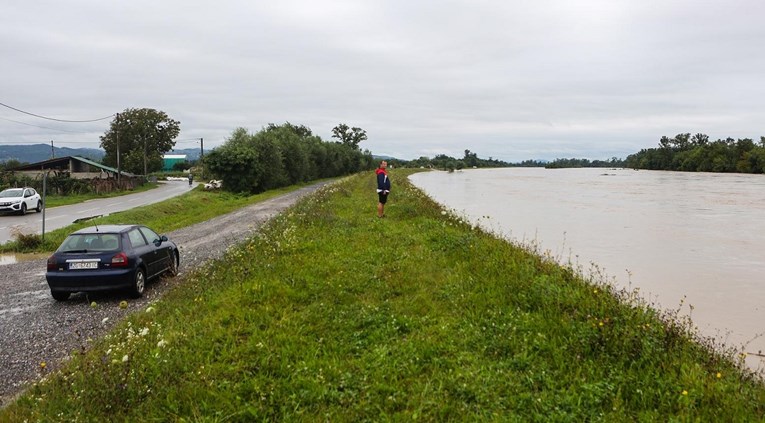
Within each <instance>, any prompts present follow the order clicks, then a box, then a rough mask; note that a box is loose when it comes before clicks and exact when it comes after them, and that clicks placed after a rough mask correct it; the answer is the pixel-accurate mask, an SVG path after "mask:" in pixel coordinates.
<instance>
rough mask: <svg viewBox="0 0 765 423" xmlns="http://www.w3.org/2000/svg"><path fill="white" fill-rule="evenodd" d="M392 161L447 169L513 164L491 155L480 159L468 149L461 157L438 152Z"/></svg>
mask: <svg viewBox="0 0 765 423" xmlns="http://www.w3.org/2000/svg"><path fill="white" fill-rule="evenodd" d="M393 163H395V164H396V165H398V166H403V167H423V168H431V169H442V170H449V171H454V170H460V169H466V168H479V167H510V166H514V165H513V164H512V163H508V162H504V161H502V160H496V159H494V158H492V157H489V158H488V159H481V158H479V157H478V154H477V153H474V152H472V151H470V150H465V155H464V156H463V157H461V158H455V157H451V156H448V155H446V154H439V155H437V156H435V157H433V158H432V159H431V158H429V157H426V156H421V157H420V158H418V159H414V160H398V159H397V160H395V161H393Z"/></svg>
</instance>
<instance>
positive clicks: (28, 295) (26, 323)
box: [0, 182, 326, 407]
mask: <svg viewBox="0 0 765 423" xmlns="http://www.w3.org/2000/svg"><path fill="white" fill-rule="evenodd" d="M323 185H326V183H324V182H323V183H318V184H314V185H311V186H308V187H305V188H302V189H299V190H297V191H294V192H291V193H288V194H285V195H282V196H279V197H276V198H272V199H270V200H267V201H263V202H261V203H257V204H253V205H250V206H247V207H245V208H242V209H240V210H237V211H234V212H231V213H229V214H226V215H223V216H219V217H216V218H214V219H211V220H208V221H205V222H202V223H199V224H196V225H193V226H189V227H186V228H183V229H179V230H177V231H174V232H170V233H168V234H167V235H168V236H169V237H170V238H171V239H172V240H173V241H175V243H176V244H178V246H179V249H180V252H181V258H180V262H181V266H180V269H179V270H180V274H179V275H178V277H176V278H174V279H173V280H161V281H153V282H152V283H149V284H147V287H146V291H145V293H144V296H143V297H142V298H140V299H137V300H133V299H129V301H128V307H127V308H126V309H120V307H119V303H120V301H122V300H125V299H127V296H126V295H125V294H123V293H120V292H111V293H98V294H89V295H87V296H86V295H85V294H82V293H79V294H76V295H73V296H71V297H70V298H69V300H68V301H65V302H58V301H55V300H54V299H53V298H52V297H51V296H50V290H49V289H48V284H47V282H46V281H45V267H46V264H45V261H46V260H45V259H37V260H31V261H24V262H21V263H16V264H9V265H4V266H0V407H3V406H5V405H7V404H8V403H9V402H10V401H11V400H12V399H13V398H14V397H15V396H16V395H18V394H19V393H20V392H22V391H23V390H24V389H25V387H27V386H29V385H30V384H31V383H33V382H35V381H37V380H39V379H40V378H41V377H42V376H43V373H49V372H51V371H53V370H55V369H56V368H58V367H60V366H61V364H62V363H63V362H64V361H65V360H66V359H67V357H69V356H70V354H71V353H72V352H74V351H78V350H81V349H85V348H87V347H88V345H89V342H90V340H93V339H96V338H98V337H100V336H103V335H104V334H105V333H106V332H108V331H109V330H110V329H111V328H112V327H113V326H114V325H115V324H116V323H117V322H119V321H120V320H121V319H123V318H124V317H125V316H127V315H129V314H131V313H133V312H135V311H137V310H143V309H145V308H146V307H147V305H148V304H149V303H151V302H152V301H155V300H156V299H158V298H160V297H161V296H162V295H163V294H164V293H165V292H167V290H169V289H171V288H172V286H173V285H174V283H173V282H175V281H178V282H179V283H182V282H183V274H184V273H186V272H189V271H191V270H194V269H195V268H198V267H199V266H201V265H203V264H204V263H205V262H207V261H208V260H212V259H215V258H219V257H221V256H222V255H223V254H224V253H225V252H226V250H227V249H228V248H229V247H231V246H233V245H236V244H238V243H239V242H241V241H242V240H244V239H246V238H247V237H248V236H249V235H251V234H252V233H253V232H255V231H257V230H258V229H259V228H260V226H261V225H262V224H263V223H264V222H266V221H267V220H268V219H270V218H271V217H273V216H275V215H276V214H278V213H280V212H281V211H283V210H285V209H286V208H288V207H290V206H292V205H293V204H295V203H296V202H297V201H298V200H299V199H300V198H302V197H303V196H305V195H307V194H309V193H311V192H313V191H315V190H317V189H318V188H320V187H321V186H323ZM91 301H95V302H96V303H97V307H95V308H93V307H91V306H90V303H91ZM41 363H45V367H44V368H43V366H42V365H41Z"/></svg>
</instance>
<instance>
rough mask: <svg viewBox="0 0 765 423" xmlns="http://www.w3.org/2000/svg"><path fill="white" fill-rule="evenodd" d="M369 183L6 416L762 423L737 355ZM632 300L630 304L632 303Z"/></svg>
mask: <svg viewBox="0 0 765 423" xmlns="http://www.w3.org/2000/svg"><path fill="white" fill-rule="evenodd" d="M392 177H393V179H394V183H395V185H394V191H393V194H392V197H391V200H390V204H389V205H388V207H387V210H386V212H387V214H388V216H389V217H388V218H386V219H378V218H376V217H374V215H375V210H374V205H375V196H374V178H372V177H369V175H364V176H363V177H352V178H349V179H347V180H344V181H343V182H341V183H339V184H337V185H335V186H333V187H331V188H329V189H325V190H322V191H321V192H320V193H319V194H317V195H315V196H312V197H311V198H310V199H308V200H305V201H303V202H301V203H300V204H299V205H298V206H297V207H295V208H294V209H292V210H291V211H290V212H289V213H286V214H284V215H282V216H280V217H278V218H276V219H275V220H273V221H272V222H271V223H270V224H269V225H267V227H266V228H264V230H263V231H262V233H261V234H260V235H258V236H256V237H254V238H252V239H250V240H248V241H247V242H245V243H244V244H243V245H241V246H240V247H239V248H237V249H234V250H232V251H231V252H230V253H229V254H228V255H227V257H226V258H225V259H222V260H220V261H217V262H215V263H213V264H211V265H210V266H209V267H208V268H206V269H204V270H201V271H198V272H196V273H193V274H188V275H187V276H186V280H185V281H184V283H183V284H181V285H180V286H179V287H178V288H177V289H175V290H174V291H172V292H171V293H169V294H168V295H167V296H166V297H165V298H163V299H162V300H160V301H157V302H156V303H154V304H153V305H152V306H151V307H149V308H147V309H146V310H145V311H141V312H138V313H136V314H135V315H133V316H131V317H130V318H129V319H128V320H127V321H126V322H124V323H122V324H121V325H120V326H119V327H118V328H117V329H116V330H115V331H113V332H112V333H111V334H110V335H109V336H107V337H106V338H105V339H103V340H101V341H98V342H96V345H95V346H94V347H93V348H92V349H90V350H89V351H88V352H86V353H84V354H80V353H76V354H75V355H74V357H73V358H72V360H71V363H70V364H69V366H67V367H66V368H65V369H64V370H62V371H61V372H60V373H58V374H56V375H50V376H49V377H47V378H46V379H47V380H46V381H45V382H44V383H42V384H40V385H38V386H36V387H34V388H32V389H31V390H30V391H29V392H28V393H27V394H26V395H25V396H24V397H23V398H21V399H20V400H18V401H17V402H16V403H14V404H12V405H10V406H9V407H8V408H7V409H5V410H3V412H2V414H0V420H2V421H22V420H25V419H28V420H29V421H34V420H37V419H43V420H45V419H51V420H62V421H76V420H78V419H79V420H86V421H147V420H156V421H167V420H184V421H186V420H194V421H243V422H249V421H281V420H288V421H290V420H301V421H302V420H307V421H314V420H322V421H364V420H374V421H378V420H425V421H448V420H458V421H473V420H495V421H508V420H510V421H634V420H639V421H671V420H678V421H762V420H763V418H765V387H764V386H763V384H762V383H761V382H759V381H758V380H757V379H756V378H754V377H752V376H751V375H748V374H747V373H746V372H743V371H742V370H740V368H739V367H737V364H736V363H738V365H739V366H740V363H741V362H740V360H737V359H736V358H735V357H731V353H724V354H717V353H713V352H711V351H710V350H708V349H707V348H705V347H702V346H701V345H700V344H698V343H696V342H692V341H691V340H690V339H689V336H688V332H687V330H688V326H687V323H683V322H677V321H672V320H667V319H663V318H662V317H661V316H659V315H657V313H655V312H653V311H651V309H650V308H648V307H646V306H645V305H644V304H643V303H641V302H639V301H637V300H636V299H634V297H633V296H631V295H630V294H629V293H618V292H614V291H613V290H612V289H610V288H608V286H605V285H601V284H597V283H594V284H593V283H592V282H585V281H583V280H581V279H580V278H578V277H576V276H575V275H574V274H573V272H572V271H571V270H568V269H565V268H562V267H560V266H558V265H555V264H553V263H551V262H550V261H548V260H545V259H543V258H540V257H539V256H537V255H534V254H530V253H529V252H527V251H525V250H524V249H522V248H518V247H516V246H513V245H511V244H509V243H506V242H504V241H502V240H499V239H497V238H495V237H493V236H491V235H488V234H486V233H485V232H482V231H480V230H477V229H475V228H473V227H471V226H470V225H468V224H466V223H464V222H462V221H460V220H459V218H457V217H455V216H452V215H451V214H448V213H447V214H444V212H443V211H442V209H441V208H440V207H439V206H438V205H436V204H434V203H433V202H432V201H430V200H429V199H428V198H427V197H426V196H424V195H423V194H422V193H421V192H419V191H418V190H416V189H414V188H413V187H411V186H410V185H409V184H408V183H407V182H406V181H405V180H404V175H403V172H402V171H395V172H394V173H393V174H392ZM617 298H621V299H617Z"/></svg>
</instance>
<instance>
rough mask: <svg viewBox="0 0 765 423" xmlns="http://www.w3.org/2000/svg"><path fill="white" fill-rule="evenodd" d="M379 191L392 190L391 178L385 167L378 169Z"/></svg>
mask: <svg viewBox="0 0 765 423" xmlns="http://www.w3.org/2000/svg"><path fill="white" fill-rule="evenodd" d="M375 173H377V192H382V191H390V179H388V174H387V173H386V172H385V169H377V172H375Z"/></svg>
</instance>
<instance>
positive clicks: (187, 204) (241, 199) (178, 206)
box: [0, 185, 300, 253]
mask: <svg viewBox="0 0 765 423" xmlns="http://www.w3.org/2000/svg"><path fill="white" fill-rule="evenodd" d="M298 188H300V187H299V186H296V185H295V186H291V187H287V188H280V189H276V190H272V191H268V192H264V193H262V194H258V195H252V196H243V195H236V194H231V193H227V192H218V191H204V190H203V189H202V188H201V187H197V188H195V189H194V190H191V191H189V192H188V193H186V194H183V195H180V196H177V197H173V198H170V199H168V200H165V201H162V202H160V203H156V204H151V205H148V206H143V207H137V208H134V209H130V210H126V211H124V212H119V213H113V214H111V215H108V216H105V217H100V218H98V219H93V220H89V221H85V222H80V223H76V224H72V225H69V226H67V227H64V228H60V229H56V230H53V231H50V232H48V233H46V234H45V242H44V243H42V242H40V236H39V235H32V236H29V237H27V238H26V240H27V242H23V241H22V242H20V241H18V240H17V241H12V242H8V243H6V244H3V245H0V253H2V252H23V253H30V252H53V251H55V250H56V248H58V246H59V245H61V243H62V242H63V241H64V238H66V236H67V235H69V234H70V233H71V232H73V231H74V230H77V229H81V228H85V227H88V226H93V224H94V223H95V224H98V225H103V224H108V223H141V224H144V225H146V226H148V227H150V228H152V229H154V230H155V231H157V232H159V233H167V232H170V231H173V230H176V229H179V228H183V227H186V226H189V225H193V224H195V223H199V222H203V221H205V220H208V219H211V218H213V217H215V216H219V215H221V214H224V213H228V212H231V211H234V210H237V209H239V208H241V207H244V206H246V205H248V204H252V203H255V202H258V201H265V200H267V199H269V198H273V197H275V196H277V195H280V194H284V193H286V192H289V191H292V190H295V189H298ZM22 238H24V237H22Z"/></svg>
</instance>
